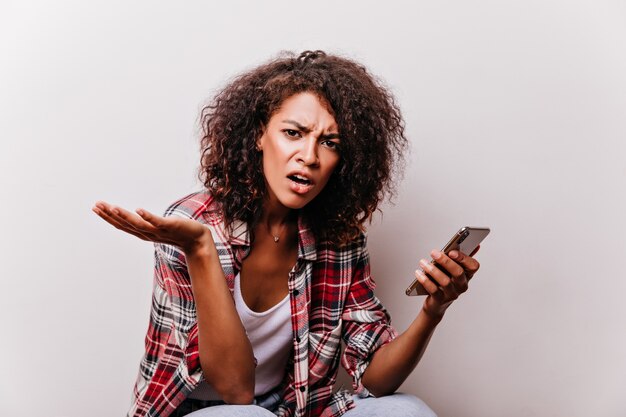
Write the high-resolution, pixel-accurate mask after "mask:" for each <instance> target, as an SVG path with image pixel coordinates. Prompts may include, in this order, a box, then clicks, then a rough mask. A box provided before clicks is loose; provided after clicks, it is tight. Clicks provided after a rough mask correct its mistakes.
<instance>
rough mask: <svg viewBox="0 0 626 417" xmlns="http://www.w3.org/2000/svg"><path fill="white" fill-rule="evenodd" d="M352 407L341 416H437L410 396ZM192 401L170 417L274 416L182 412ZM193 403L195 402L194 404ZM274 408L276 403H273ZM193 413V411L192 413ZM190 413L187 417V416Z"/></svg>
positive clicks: (248, 410) (234, 408) (243, 411)
mask: <svg viewBox="0 0 626 417" xmlns="http://www.w3.org/2000/svg"><path fill="white" fill-rule="evenodd" d="M353 399H354V404H355V407H354V408H353V409H352V410H349V411H348V412H347V413H345V414H344V417H377V416H383V417H385V416H393V417H437V415H436V414H435V413H434V412H433V410H431V409H430V408H429V407H428V406H427V405H426V403H424V402H423V401H422V400H420V399H419V398H417V397H414V396H413V395H408V394H400V393H397V394H393V395H387V396H385V397H380V398H374V397H369V398H359V397H358V396H356V395H355V396H354V397H353ZM191 403H192V402H189V401H185V403H183V404H182V405H181V407H178V409H177V410H176V412H175V413H174V414H172V417H182V416H189V417H227V416H232V417H274V416H275V415H274V413H272V412H271V411H270V410H268V409H267V408H263V407H260V406H259V405H225V404H223V403H219V404H216V405H211V404H207V405H208V406H207V407H206V408H201V409H198V408H193V406H192V407H190V408H188V409H187V410H183V408H184V406H185V404H191ZM196 403H197V402H196ZM274 405H276V404H274ZM196 410H197V411H196ZM189 413H190V414H189Z"/></svg>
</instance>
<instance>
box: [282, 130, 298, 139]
mask: <svg viewBox="0 0 626 417" xmlns="http://www.w3.org/2000/svg"><path fill="white" fill-rule="evenodd" d="M284 132H285V134H286V135H287V136H290V137H292V138H297V137H300V133H299V132H298V131H297V130H293V129H285V130H284Z"/></svg>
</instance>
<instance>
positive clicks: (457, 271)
mask: <svg viewBox="0 0 626 417" xmlns="http://www.w3.org/2000/svg"><path fill="white" fill-rule="evenodd" d="M430 256H432V258H433V259H434V260H435V262H436V263H437V265H438V266H440V267H442V268H443V269H444V270H445V271H447V272H448V275H450V276H451V277H455V278H458V277H460V276H462V275H463V273H464V272H465V270H464V269H463V268H462V267H461V266H460V265H459V264H458V263H456V262H454V261H453V260H452V259H450V258H449V257H448V256H447V255H446V254H445V253H443V252H441V251H438V250H433V251H431V252H430ZM445 271H444V272H445Z"/></svg>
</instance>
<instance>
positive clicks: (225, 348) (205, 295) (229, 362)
mask: <svg viewBox="0 0 626 417" xmlns="http://www.w3.org/2000/svg"><path fill="white" fill-rule="evenodd" d="M94 212H95V213H96V214H98V215H99V216H100V217H102V218H103V219H104V220H106V221H107V222H108V223H110V224H112V225H113V226H115V227H116V228H118V229H120V230H122V231H125V232H127V233H130V234H132V235H134V236H137V237H138V238H140V239H142V240H148V241H152V242H159V243H166V244H171V245H176V246H178V247H180V248H181V249H182V251H183V253H184V254H185V258H186V260H187V268H188V271H189V275H190V277H191V287H192V291H193V295H194V300H195V304H196V310H197V317H198V349H199V356H200V366H201V367H202V373H203V374H204V378H205V380H206V381H207V382H208V383H209V384H211V386H213V388H214V389H215V391H216V392H217V393H218V394H219V395H220V396H221V398H222V399H223V400H224V401H225V402H227V403H229V404H250V403H252V400H253V398H254V369H255V363H254V354H253V352H252V346H251V345H250V341H249V340H248V337H247V336H246V332H245V329H244V327H243V325H242V324H241V320H240V319H239V315H238V314H237V311H236V309H235V304H234V302H233V298H232V296H231V294H230V290H229V289H228V286H227V285H226V280H225V278H224V272H223V270H222V266H221V264H220V262H219V257H218V253H217V249H216V247H215V243H214V241H213V238H212V236H211V232H210V231H209V229H208V228H206V227H205V226H203V225H202V224H200V223H199V222H197V221H195V220H190V219H183V218H179V217H167V218H165V217H160V216H155V215H153V214H151V213H149V212H147V211H145V210H138V211H137V213H138V214H139V216H137V215H135V214H133V213H131V212H129V211H126V210H124V209H121V208H117V207H113V206H110V205H109V204H107V203H103V202H99V203H97V204H96V206H95V207H94Z"/></svg>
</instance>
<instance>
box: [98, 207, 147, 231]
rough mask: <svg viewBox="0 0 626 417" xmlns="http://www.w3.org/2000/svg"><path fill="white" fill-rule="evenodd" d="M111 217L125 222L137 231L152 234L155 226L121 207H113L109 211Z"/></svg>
mask: <svg viewBox="0 0 626 417" xmlns="http://www.w3.org/2000/svg"><path fill="white" fill-rule="evenodd" d="M108 214H109V215H110V216H111V217H115V218H116V219H117V220H118V222H120V223H125V224H127V225H128V226H129V227H131V228H133V229H134V230H136V231H137V232H139V233H143V234H149V235H154V234H155V233H156V228H155V227H154V226H153V225H151V224H150V223H148V222H147V221H145V220H144V219H142V218H141V217H140V216H138V215H137V214H135V213H132V212H130V211H128V210H126V209H124V208H122V207H113V209H112V210H111V212H110V213H108Z"/></svg>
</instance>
